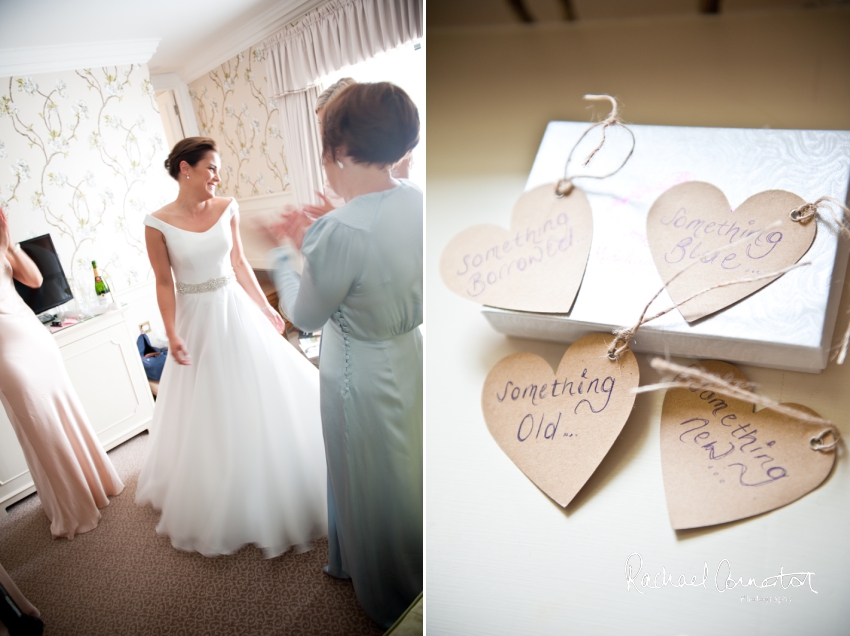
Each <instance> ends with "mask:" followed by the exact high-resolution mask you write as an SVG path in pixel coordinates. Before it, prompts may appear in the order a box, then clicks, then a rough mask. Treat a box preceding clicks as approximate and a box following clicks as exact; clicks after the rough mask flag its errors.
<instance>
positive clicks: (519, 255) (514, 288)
mask: <svg viewBox="0 0 850 636" xmlns="http://www.w3.org/2000/svg"><path fill="white" fill-rule="evenodd" d="M585 99H590V100H599V99H602V100H608V101H610V102H611V105H612V110H611V113H610V114H609V115H608V117H607V118H606V119H604V120H602V121H600V122H597V123H596V124H593V125H592V126H590V127H589V128H588V129H587V130H586V131H585V132H584V133H583V134H582V135H581V137H579V139H578V141H577V142H576V144H575V145H574V146H573V148H572V150H570V153H569V155H568V157H567V161H566V164H565V165H564V177H563V178H562V179H561V180H560V181H558V183H552V184H548V185H543V186H539V187H537V188H534V189H532V190H529V191H528V192H524V193H523V194H522V195H521V196H520V198H519V200H518V201H517V202H516V205H515V206H514V209H513V212H512V214H511V227H510V229H509V230H506V229H504V228H503V227H500V226H498V225H476V226H473V227H470V228H467V229H465V230H463V231H462V232H460V233H459V234H457V235H456V236H455V237H454V238H453V239H452V240H451V241H450V242H449V244H448V245H447V246H446V248H445V249H444V250H443V254H442V257H441V258H440V275H441V277H442V279H443V282H444V283H445V284H446V285H447V286H448V288H449V289H451V290H452V291H453V292H455V293H456V294H458V295H460V296H462V297H464V298H467V299H469V300H472V301H475V302H477V303H481V304H482V305H490V306H492V307H501V308H502V309H517V310H520V311H533V312H539V313H569V311H570V310H571V309H572V306H573V302H574V301H575V298H576V294H577V293H578V290H579V287H580V286H581V281H582V278H584V269H585V266H586V265H587V257H588V255H589V254H590V244H591V239H592V238H593V216H592V214H591V210H590V202H589V201H588V200H587V196H585V194H584V192H582V191H581V190H579V189H578V188H576V187H575V186H574V185H573V179H578V178H587V179H606V178H608V177H610V176H612V175H614V174H616V173H617V172H619V171H620V170H621V169H622V167H623V166H624V165H626V162H627V161H628V160H629V158H630V157H631V156H632V153H633V152H634V141H635V138H634V134H633V133H632V131H631V130H629V129H628V127H626V126H624V125H623V123H622V122H621V121H620V118H619V116H618V114H617V102H616V100H615V99H614V98H613V97H611V96H609V95H585ZM599 126H601V131H602V135H601V140H600V141H599V143H598V145H597V146H596V148H595V149H594V150H593V151H592V152H591V153H590V154H589V155H588V157H587V158H586V159H585V160H584V163H583V165H584V166H587V165H588V164H589V163H590V161H591V159H593V157H594V156H595V155H596V153H597V152H598V151H599V150H600V149H601V148H602V146H603V144H604V143H605V139H606V130H607V129H608V128H610V127H620V128H622V129H623V130H625V131H626V132H627V133H628V134H629V135H630V136H631V148H630V149H629V153H628V155H627V156H626V158H625V159H624V160H623V162H622V163H620V164H619V166H617V167H616V168H615V169H614V170H612V171H610V172H608V173H607V174H601V175H600V174H572V175H570V173H569V167H570V162H571V161H572V157H573V153H574V152H575V150H576V148H577V147H578V146H579V144H580V143H581V142H582V140H584V139H585V137H586V136H587V134H588V133H589V132H590V131H591V130H593V129H594V128H597V127H599Z"/></svg>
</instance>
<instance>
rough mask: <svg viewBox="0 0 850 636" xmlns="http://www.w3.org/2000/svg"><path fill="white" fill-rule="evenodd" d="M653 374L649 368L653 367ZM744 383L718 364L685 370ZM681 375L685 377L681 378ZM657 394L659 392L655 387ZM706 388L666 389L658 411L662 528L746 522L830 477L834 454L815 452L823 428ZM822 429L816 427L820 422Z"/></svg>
mask: <svg viewBox="0 0 850 636" xmlns="http://www.w3.org/2000/svg"><path fill="white" fill-rule="evenodd" d="M653 366H654V365H653ZM694 368H701V369H703V370H704V371H706V372H708V373H710V374H712V375H714V376H717V377H718V378H723V379H725V382H724V384H736V385H738V386H741V385H742V383H744V388H746V389H747V391H746V392H749V391H751V389H750V388H749V387H748V385H746V384H745V383H746V377H745V376H744V374H743V373H741V371H739V370H738V369H737V368H736V367H734V366H732V365H731V364H728V363H726V362H719V361H714V360H711V361H706V362H701V363H700V364H699V365H694V366H693V367H691V369H694ZM684 371H687V370H684ZM662 386H663V385H662ZM713 388H715V387H714V386H712V385H711V384H709V383H707V382H701V381H699V380H698V379H696V380H694V379H691V380H688V381H687V388H676V389H669V390H668V391H667V394H666V395H665V396H664V404H663V406H662V409H661V468H662V472H663V474H664V490H665V493H666V495H667V509H668V511H669V513H670V523H671V524H672V526H673V528H674V529H676V530H682V529H685V528H698V527H702V526H712V525H716V524H719V523H726V522H728V521H734V520H736V519H744V518H746V517H752V516H754V515H757V514H761V513H762V512H767V511H768V510H773V509H774V508H779V507H780V506H784V505H786V504H789V503H791V502H792V501H795V500H797V499H799V498H800V497H803V496H804V495H806V494H808V493H809V492H811V491H812V490H814V489H815V488H817V487H818V486H819V485H820V484H821V483H822V482H823V480H824V479H826V477H827V475H829V473H830V471H831V470H832V466H833V464H834V463H835V452H833V451H832V450H828V449H830V448H831V447H829V446H823V443H822V438H823V431H824V426H823V425H818V424H814V423H807V422H805V421H801V419H798V418H795V417H793V416H789V415H788V414H787V412H790V411H791V409H793V411H796V412H797V413H799V414H800V415H801V416H802V417H804V418H805V417H806V416H809V419H810V420H817V419H818V417H817V414H816V413H815V412H814V411H812V410H811V409H808V408H806V407H804V406H800V405H796V404H782V405H776V408H777V409H783V410H784V411H785V413H783V412H779V411H778V410H773V409H771V408H764V409H761V410H759V411H758V412H754V407H753V404H751V403H750V402H747V401H745V400H741V399H735V398H733V397H727V396H724V395H720V394H718V393H717V392H715V391H713V390H712V389H713ZM821 421H822V420H821Z"/></svg>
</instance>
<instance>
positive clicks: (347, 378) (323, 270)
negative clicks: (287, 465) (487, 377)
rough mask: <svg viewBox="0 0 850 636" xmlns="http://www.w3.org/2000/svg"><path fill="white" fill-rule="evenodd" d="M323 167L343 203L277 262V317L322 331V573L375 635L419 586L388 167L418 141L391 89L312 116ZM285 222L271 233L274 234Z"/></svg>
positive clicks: (418, 245) (410, 427)
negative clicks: (347, 590) (342, 589)
mask: <svg viewBox="0 0 850 636" xmlns="http://www.w3.org/2000/svg"><path fill="white" fill-rule="evenodd" d="M321 119H322V121H321V123H322V129H323V130H322V142H323V165H324V168H325V172H326V174H327V177H328V181H329V183H330V186H331V187H332V188H333V189H334V191H336V192H337V193H338V194H340V195H341V196H342V197H343V199H344V200H345V205H343V206H342V207H340V208H337V209H335V210H333V211H332V212H329V213H327V214H325V215H324V216H322V217H321V218H319V219H318V220H316V221H315V222H314V223H313V224H312V226H311V227H310V228H309V230H308V231H307V233H306V235H305V236H304V240H303V246H302V247H301V255H302V256H303V261H304V262H303V271H302V273H301V274H300V275H299V274H298V273H296V271H295V269H293V267H292V266H291V261H292V259H293V258H295V256H293V255H291V254H290V253H289V252H288V251H287V250H286V249H285V248H279V249H278V250H276V251H275V252H274V255H273V259H274V261H275V279H276V280H275V282H276V284H277V287H278V291H279V296H280V298H281V308H282V309H283V311H284V313H286V315H287V316H288V317H289V318H290V320H292V322H293V323H294V324H295V325H296V326H297V327H299V328H300V329H302V330H304V331H314V330H317V329H319V328H322V351H321V357H320V362H319V377H320V381H319V383H320V394H321V411H322V429H323V432H324V438H325V450H326V453H327V462H328V513H329V514H328V524H329V559H328V560H329V563H328V566H327V567H326V568H325V572H327V573H328V574H330V575H331V576H335V577H338V578H351V580H352V582H353V584H354V590H355V593H356V595H357V599H358V601H359V602H360V604H361V605H362V606H363V608H364V609H365V610H366V612H367V613H368V614H369V615H370V616H371V617H372V618H373V619H374V620H375V621H376V622H378V623H379V624H381V625H382V626H383V627H384V628H387V627H390V626H391V625H392V624H393V622H394V621H395V620H396V618H398V617H399V616H400V615H401V614H402V612H403V611H404V610H405V609H406V608H407V606H408V605H409V604H410V603H411V602H412V601H413V600H414V599H415V598H416V596H417V595H418V594H419V592H420V591H421V590H422V336H421V332H420V330H419V328H418V327H419V325H420V324H421V323H422V230H423V228H422V225H423V208H422V192H421V191H420V190H419V189H418V188H417V187H416V186H415V185H413V184H412V183H411V182H409V181H406V180H397V179H394V178H393V177H392V175H391V169H392V167H393V165H394V164H395V163H396V162H397V161H399V160H400V159H401V158H402V157H404V156H405V155H406V154H407V153H408V152H409V151H410V150H411V149H412V148H413V147H414V146H415V145H416V143H417V142H418V140H419V114H418V112H417V110H416V107H415V106H414V105H413V102H412V101H411V100H410V98H409V97H408V96H407V94H406V93H404V91H402V90H401V89H400V88H398V87H397V86H394V85H393V84H389V83H386V82H383V83H377V84H353V85H351V86H348V87H346V88H345V89H343V90H341V91H340V92H339V93H337V95H335V96H334V98H333V99H332V100H331V101H330V102H329V103H328V104H327V106H326V107H325V108H324V109H323V112H322V113H321ZM285 225H286V223H282V224H281V225H279V226H277V229H278V236H279V235H280V233H281V232H282V231H283V230H281V228H282V227H284V226H285Z"/></svg>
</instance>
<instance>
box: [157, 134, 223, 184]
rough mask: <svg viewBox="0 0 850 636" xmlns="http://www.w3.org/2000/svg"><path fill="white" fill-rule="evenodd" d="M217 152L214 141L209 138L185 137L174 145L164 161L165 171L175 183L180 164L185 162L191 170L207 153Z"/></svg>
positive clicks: (178, 174) (178, 175)
mask: <svg viewBox="0 0 850 636" xmlns="http://www.w3.org/2000/svg"><path fill="white" fill-rule="evenodd" d="M210 151H213V152H218V146H216V145H215V140H214V139H210V138H209V137H186V139H183V140H182V141H178V142H177V143H176V144H175V145H174V149H173V150H172V151H171V154H170V155H168V159H166V160H165V169H166V170H168V174H170V175H171V178H172V179H174V180H175V181H177V180H178V178H179V177H180V163H181V162H182V161H185V162H186V163H188V164H189V165H190V166H192V167H193V168H194V167H195V166H197V165H198V162H199V161H200V160H201V159H203V158H204V157H206V155H207V153H208V152H210Z"/></svg>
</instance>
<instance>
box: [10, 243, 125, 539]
mask: <svg viewBox="0 0 850 636" xmlns="http://www.w3.org/2000/svg"><path fill="white" fill-rule="evenodd" d="M0 401H2V402H3V406H4V407H5V409H6V414H7V415H8V416H9V420H10V421H11V422H12V427H13V428H14V429H15V434H16V435H17V436H18V441H19V442H20V444H21V448H22V449H23V451H24V457H25V458H26V460H27V466H28V467H29V470H30V474H32V478H33V481H34V482H35V487H36V490H37V491H38V495H39V498H40V499H41V504H42V506H44V512H45V513H47V518H48V519H50V532H51V534H52V535H53V536H54V537H67V538H68V539H73V538H74V535H75V534H80V533H83V532H88V531H89V530H93V529H94V528H95V527H97V523H98V521H100V511H99V510H98V508H103V507H104V506H106V505H107V504H109V498H108V497H109V496H112V495H118V494H120V493H121V491H122V490H124V484H123V483H121V480H120V479H119V478H118V473H116V472H115V468H113V466H112V462H110V461H109V458H108V457H107V456H106V453H105V452H104V451H103V447H102V446H101V445H100V442H99V441H98V439H97V436H96V435H95V432H94V431H93V430H92V427H91V425H90V424H89V421H88V418H87V417H86V414H85V411H84V410H83V407H82V405H81V404H80V401H79V399H78V398H77V394H76V392H75V391H74V387H73V386H72V385H71V380H70V378H69V377H68V374H67V372H66V371H65V365H64V364H63V362H62V356H61V354H60V353H59V347H58V346H57V345H56V341H55V340H54V339H53V336H52V335H51V334H50V332H48V331H47V329H45V328H44V327H43V326H42V325H41V323H40V322H39V321H38V318H36V317H35V314H34V313H33V312H32V310H31V309H30V308H29V307H28V306H27V305H26V304H25V303H24V301H23V300H22V299H21V297H20V296H19V295H18V293H17V292H16V291H15V286H14V284H13V282H12V266H11V265H10V264H9V262H8V261H7V260H6V257H5V256H0Z"/></svg>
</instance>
